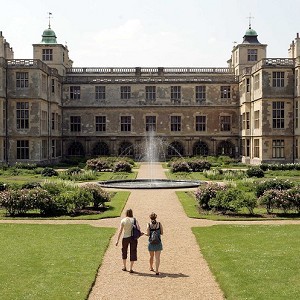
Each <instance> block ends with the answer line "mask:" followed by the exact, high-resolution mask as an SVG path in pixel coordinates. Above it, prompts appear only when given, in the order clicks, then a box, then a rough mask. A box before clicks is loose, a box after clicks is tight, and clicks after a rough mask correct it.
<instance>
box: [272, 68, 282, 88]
mask: <svg viewBox="0 0 300 300" xmlns="http://www.w3.org/2000/svg"><path fill="white" fill-rule="evenodd" d="M284 82H285V72H281V71H273V72H272V86H273V87H275V88H282V87H284Z"/></svg>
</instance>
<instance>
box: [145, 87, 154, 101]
mask: <svg viewBox="0 0 300 300" xmlns="http://www.w3.org/2000/svg"><path fill="white" fill-rule="evenodd" d="M146 100H150V101H151V100H152V101H154V100H156V87H155V86H146Z"/></svg>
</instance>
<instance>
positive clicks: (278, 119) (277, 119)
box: [272, 101, 284, 129]
mask: <svg viewBox="0 0 300 300" xmlns="http://www.w3.org/2000/svg"><path fill="white" fill-rule="evenodd" d="M272 108H273V128H274V129H283V128H284V102H282V101H274V102H273V103H272Z"/></svg>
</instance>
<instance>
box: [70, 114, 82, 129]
mask: <svg viewBox="0 0 300 300" xmlns="http://www.w3.org/2000/svg"><path fill="white" fill-rule="evenodd" d="M70 132H81V116H70Z"/></svg>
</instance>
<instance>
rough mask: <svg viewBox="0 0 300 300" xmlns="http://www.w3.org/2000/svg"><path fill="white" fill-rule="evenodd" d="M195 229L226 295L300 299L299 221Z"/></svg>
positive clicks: (248, 297)
mask: <svg viewBox="0 0 300 300" xmlns="http://www.w3.org/2000/svg"><path fill="white" fill-rule="evenodd" d="M192 230H193V233H194V234H195V236H196V239H197V242H198V244H199V246H200V248H201V252H202V253H203V255H204V258H205V259H206V260H207V262H208V264H209V267H210V269H211V270H212V272H213V274H214V275H215V277H216V279H217V281H218V283H219V284H220V287H221V289H222V290H223V292H224V294H225V297H226V299H229V300H230V299H232V300H239V299H264V300H265V299H272V300H276V299H278V300H279V299H299V295H300V256H299V247H300V226H299V225H279V226H277V225H274V226H272V225H251V226H244V225H240V226H237V225H216V226H212V227H201V228H193V229H192Z"/></svg>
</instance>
